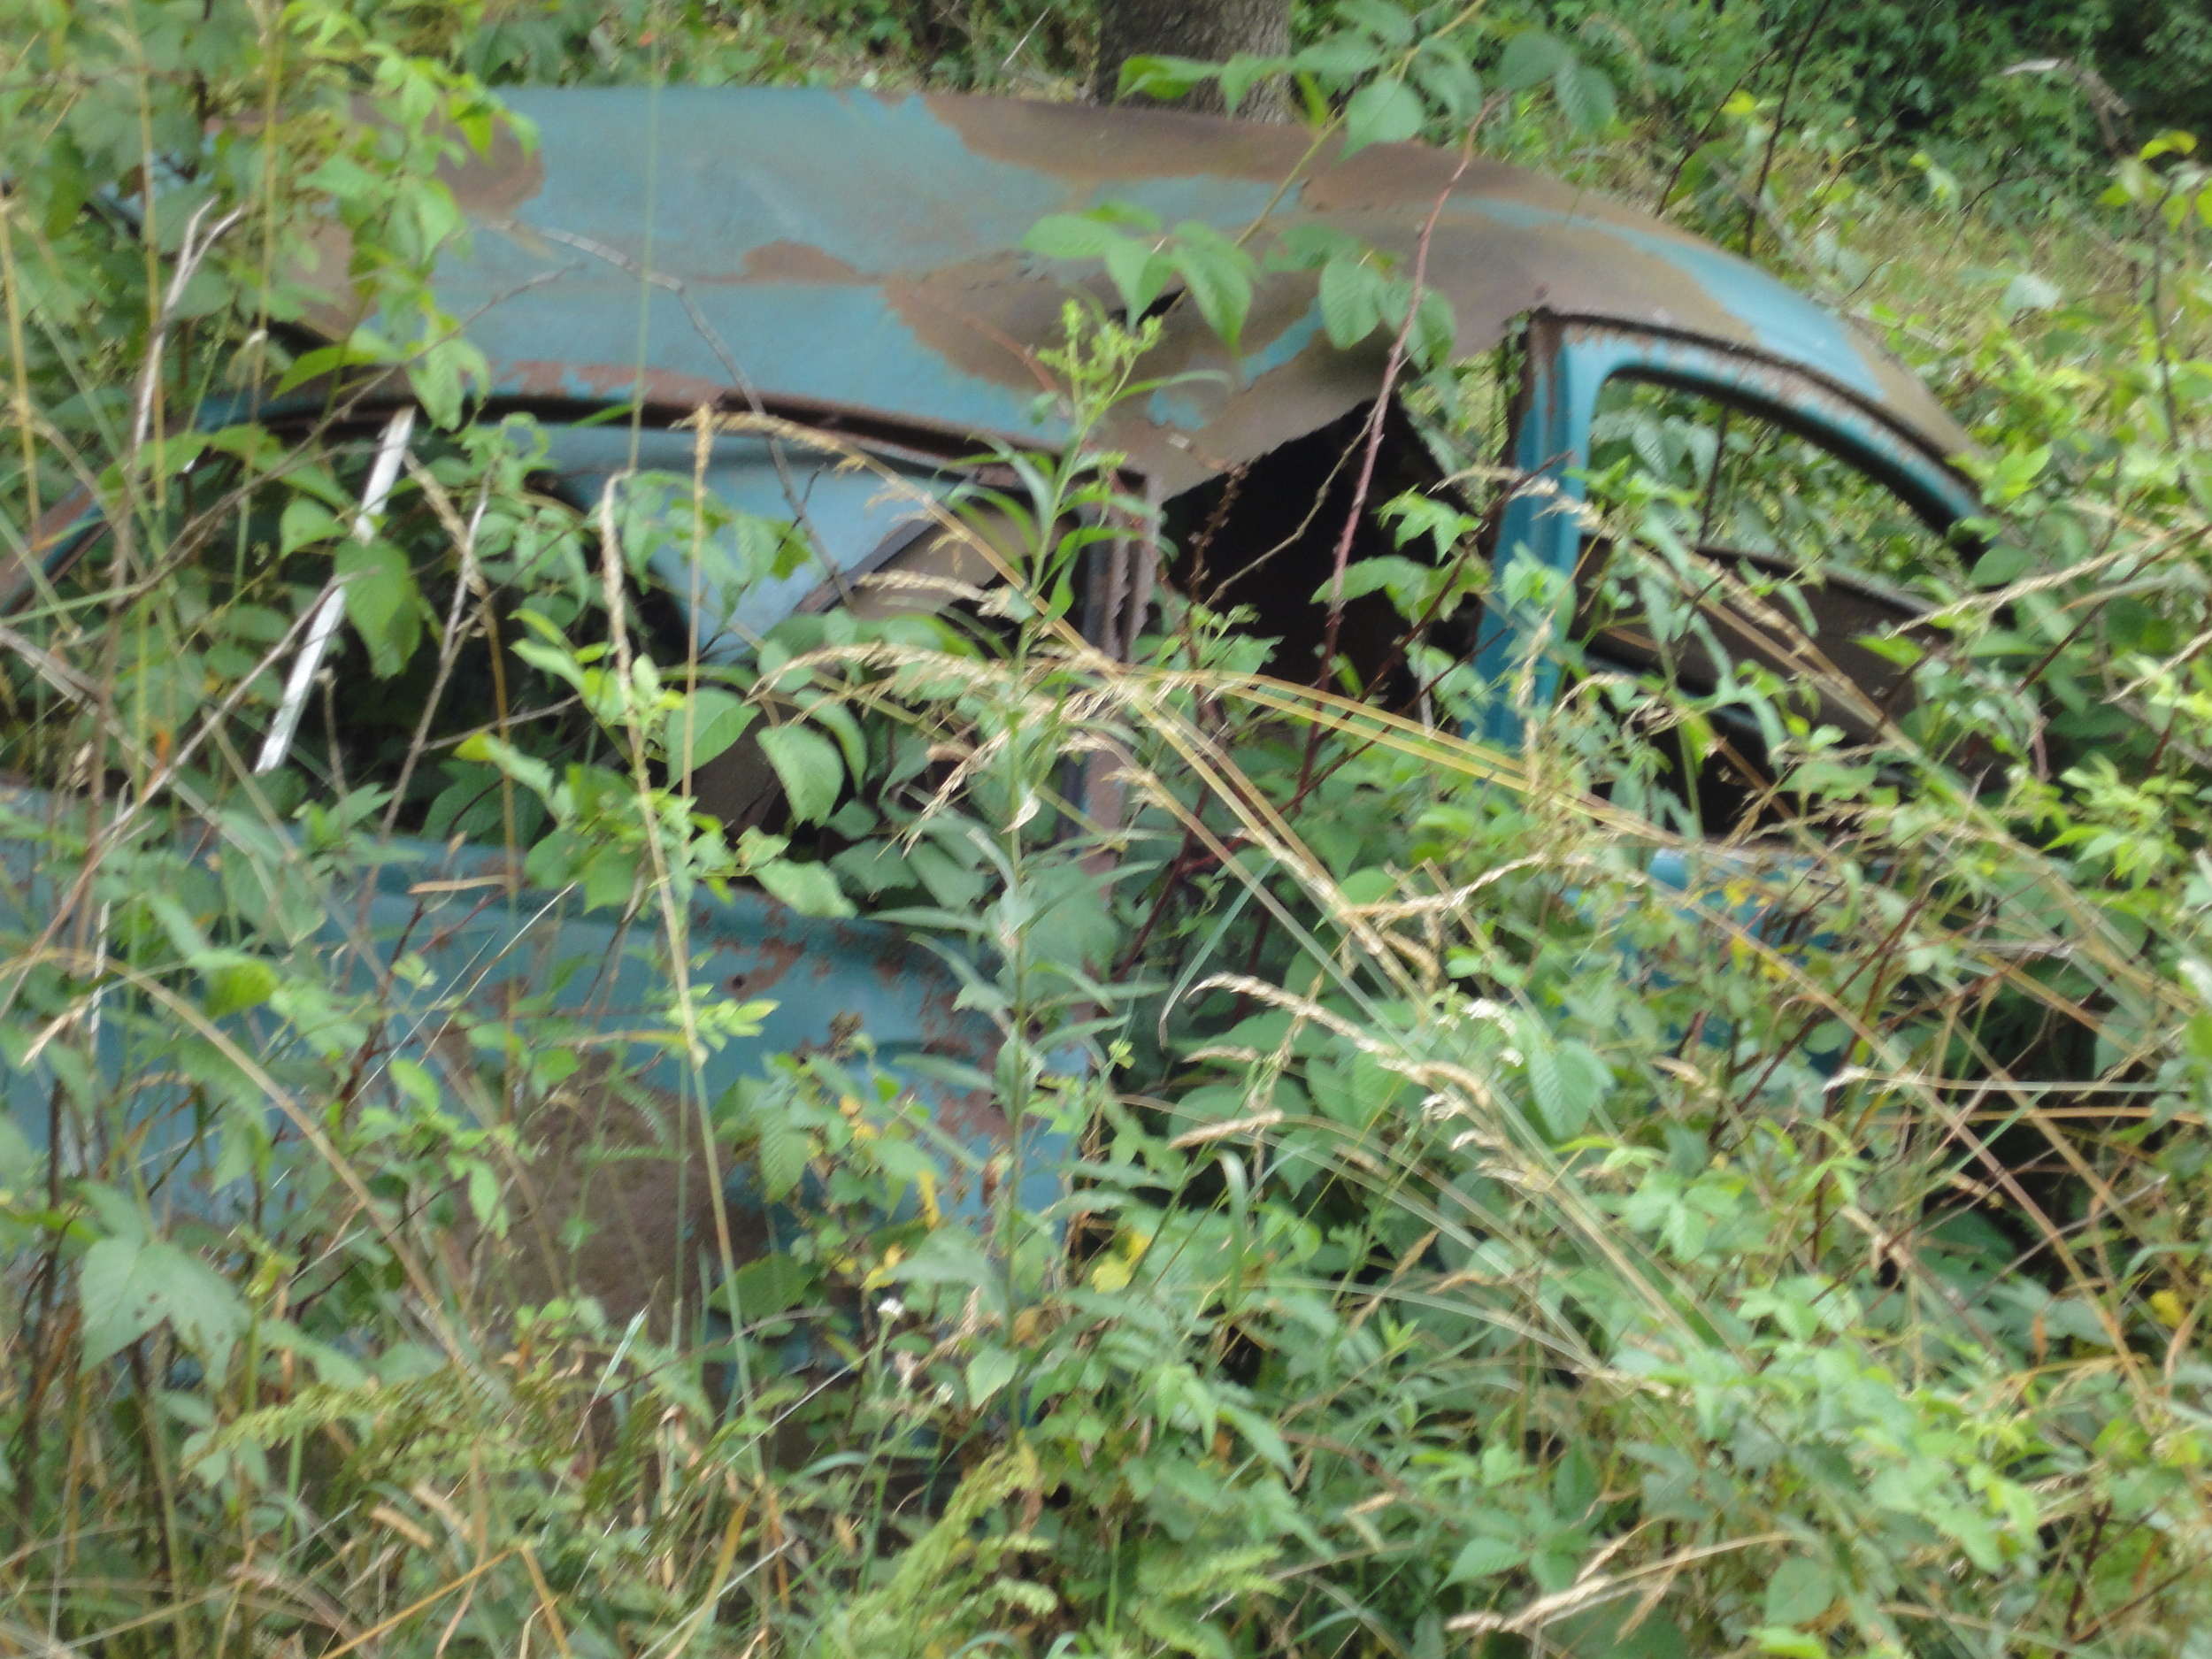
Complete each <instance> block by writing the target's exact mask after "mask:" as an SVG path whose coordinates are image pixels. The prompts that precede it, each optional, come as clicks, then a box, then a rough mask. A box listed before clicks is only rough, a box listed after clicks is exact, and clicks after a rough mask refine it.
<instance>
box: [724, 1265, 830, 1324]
mask: <svg viewBox="0 0 2212 1659" xmlns="http://www.w3.org/2000/svg"><path fill="white" fill-rule="evenodd" d="M813 1288H814V1282H813V1276H812V1275H811V1274H810V1273H809V1272H808V1271H806V1269H805V1268H803V1267H802V1266H801V1265H800V1264H799V1263H796V1262H795V1261H793V1260H792V1259H791V1258H790V1257H789V1256H784V1255H780V1254H771V1255H768V1256H762V1257H761V1258H760V1260H758V1261H757V1262H748V1263H745V1265H744V1266H742V1267H741V1268H739V1269H738V1270H737V1276H736V1285H735V1289H736V1298H735V1300H736V1302H737V1316H738V1317H740V1318H741V1319H742V1320H744V1321H745V1322H746V1323H747V1324H751V1323H752V1322H753V1321H754V1320H756V1319H766V1318H771V1317H774V1316H775V1315H777V1314H780V1313H784V1312H787V1311H788V1310H791V1309H793V1308H796V1307H798V1306H799V1305H800V1304H801V1303H803V1302H805V1301H806V1300H807V1298H808V1296H809V1295H810V1294H811V1293H812V1291H813Z"/></svg>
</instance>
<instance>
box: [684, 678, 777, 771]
mask: <svg viewBox="0 0 2212 1659" xmlns="http://www.w3.org/2000/svg"><path fill="white" fill-rule="evenodd" d="M687 701H688V703H689V705H690V706H689V707H688V708H685V709H679V710H676V712H675V713H674V714H672V715H671V716H670V717H669V726H668V730H669V736H670V737H671V739H672V744H671V748H672V749H673V748H675V747H677V746H680V744H682V742H683V741H684V735H685V733H686V732H687V731H688V732H689V733H690V737H691V753H690V756H689V757H688V758H689V762H690V764H691V765H693V766H695V767H696V766H703V765H705V764H707V762H709V761H710V760H712V759H713V758H714V757H716V756H717V755H719V754H721V753H722V752H723V751H724V750H726V749H728V748H729V746H730V745H731V744H733V743H734V742H736V741H737V740H738V739H739V738H741V737H742V736H744V735H745V728H746V727H747V726H750V725H751V724H752V723H753V717H754V716H755V715H756V714H757V713H758V712H759V710H757V708H756V707H755V706H754V705H753V704H751V703H747V702H746V701H745V700H744V699H743V698H742V697H740V696H739V695H737V694H736V693H734V692H729V691H724V690H722V689H720V688H719V687H714V686H703V687H700V688H699V689H698V690H696V691H695V692H693V693H692V694H691V695H690V697H689V699H688V700H687Z"/></svg>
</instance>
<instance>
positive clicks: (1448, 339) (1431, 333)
mask: <svg viewBox="0 0 2212 1659" xmlns="http://www.w3.org/2000/svg"><path fill="white" fill-rule="evenodd" d="M1458 337H1459V319H1458V318H1457V317H1455V316H1454V315H1453V314H1452V303H1451V301H1449V300H1448V299H1446V298H1445V297H1444V296H1443V295H1441V294H1440V293H1439V292H1437V290H1436V289H1434V288H1424V289H1423V290H1422V291H1421V303H1419V304H1418V305H1417V306H1415V307H1414V311H1413V327H1412V330H1411V332H1410V333H1409V334H1408V335H1407V337H1406V353H1407V355H1408V356H1409V357H1411V358H1412V359H1413V361H1414V363H1415V364H1416V365H1417V366H1418V367H1421V368H1424V369H1432V368H1435V367H1437V366H1438V365H1440V364H1443V363H1447V362H1448V361H1449V360H1450V359H1451V355H1452V344H1453V342H1455V340H1457V339H1458Z"/></svg>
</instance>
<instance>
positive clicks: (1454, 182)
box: [1288, 127, 1475, 811]
mask: <svg viewBox="0 0 2212 1659" xmlns="http://www.w3.org/2000/svg"><path fill="white" fill-rule="evenodd" d="M1474 158H1475V131H1474V128H1473V127H1470V128H1469V129H1468V133H1467V141H1466V142H1464V143H1463V144H1462V145H1461V146H1460V150H1459V165H1457V166H1456V167H1455V168H1453V169H1452V176H1451V178H1450V179H1449V180H1447V181H1446V183H1445V186H1444V188H1443V189H1442V190H1440V191H1439V192H1438V193H1437V197H1436V204H1435V205H1434V206H1432V208H1430V209H1429V216H1428V218H1427V219H1426V220H1425V222H1424V223H1423V224H1422V226H1421V240H1420V242H1419V243H1418V244H1417V246H1416V247H1415V249H1414V252H1413V283H1412V292H1411V294H1410V296H1409V297H1408V299H1407V301H1406V314H1405V316H1404V318H1403V319H1402V320H1401V321H1400V322H1399V324H1398V336H1397V338H1396V339H1394V340H1393V341H1392V342H1390V356H1389V357H1388V358H1387V359H1386V361H1385V362H1384V364H1383V375H1382V385H1381V386H1380V387H1379V388H1378V389H1377V391H1376V393H1375V402H1374V405H1373V407H1372V408H1371V409H1370V410H1369V411H1368V415H1367V434H1366V441H1365V445H1364V448H1363V450H1362V452H1361V455H1360V462H1359V476H1358V477H1357V478H1356V480H1354V481H1353V485H1352V502H1351V505H1350V507H1349V508H1348V510H1347V511H1346V512H1345V514H1344V528H1343V529H1342V530H1341V531H1340V532H1339V533H1338V535H1337V539H1336V556H1335V557H1334V558H1333V560H1332V561H1331V564H1330V569H1329V621H1328V626H1327V627H1326V629H1325V631H1324V632H1323V634H1322V638H1321V665H1320V668H1319V671H1318V673H1317V679H1316V680H1315V685H1316V687H1317V689H1322V690H1325V689H1326V688H1327V687H1328V684H1329V678H1330V675H1331V674H1332V673H1333V672H1334V669H1335V666H1336V646H1337V639H1338V636H1339V634H1340V631H1341V629H1342V627H1343V625H1344V572H1345V567H1346V566H1347V565H1348V564H1349V563H1350V561H1351V557H1352V543H1353V541H1354V540H1355V539H1356V538H1357V536H1358V534H1359V526H1360V524H1361V521H1362V520H1363V519H1364V518H1366V516H1367V497H1368V494H1369V492H1370V491H1371V490H1372V489H1373V488H1374V484H1375V463H1376V461H1377V460H1378V458H1379V457H1380V456H1381V454H1382V442H1383V433H1384V430H1385V428H1386V426H1387V424H1388V421H1389V417H1390V400H1391V397H1392V396H1393V395H1394V393H1395V392H1396V390H1397V387H1398V376H1399V374H1400V373H1401V372H1402V370H1403V369H1404V367H1405V361H1406V348H1407V345H1408V343H1409V342H1410V341H1411V340H1412V338H1413V326H1414V322H1415V319H1417V318H1418V317H1419V315H1420V312H1421V299H1422V296H1423V294H1424V292H1425V289H1426V287H1427V283H1428V274H1429V248H1430V245H1431V244H1432V242H1434V241H1435V238H1436V227H1437V222H1438V221H1439V220H1440V219H1442V218H1443V217H1444V204H1446V203H1447V202H1448V201H1450V200H1451V197H1452V192H1453V191H1454V190H1455V189H1456V188H1458V186H1459V181H1460V180H1461V179H1462V178H1463V177H1465V176H1466V173H1467V169H1468V167H1469V165H1471V164H1472V162H1473V161H1474ZM1321 732H1322V727H1321V726H1320V724H1319V723H1318V722H1316V723H1315V724H1314V725H1313V726H1311V727H1310V728H1309V729H1308V731H1307V733H1306V754H1305V758H1304V759H1303V760H1302V762H1300V764H1299V767H1298V787H1297V789H1296V791H1295V792H1294V795H1292V797H1291V803H1290V806H1289V808H1288V810H1291V811H1295V810H1297V808H1298V805H1299V803H1301V802H1302V801H1303V800H1304V799H1305V798H1306V791H1307V790H1308V789H1309V788H1310V787H1311V786H1312V782H1313V763H1314V757H1315V756H1316V755H1317V753H1318V752H1319V750H1320V747H1321Z"/></svg>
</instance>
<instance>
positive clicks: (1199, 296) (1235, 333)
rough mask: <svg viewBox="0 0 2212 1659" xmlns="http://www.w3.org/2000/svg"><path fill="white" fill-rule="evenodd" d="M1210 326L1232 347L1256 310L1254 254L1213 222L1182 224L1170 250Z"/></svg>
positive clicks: (1199, 310) (1192, 297)
mask: <svg viewBox="0 0 2212 1659" xmlns="http://www.w3.org/2000/svg"><path fill="white" fill-rule="evenodd" d="M1169 257H1170V258H1171V260H1172V261H1173V263H1174V265H1175V269H1176V270H1177V271H1178V272H1179V273H1181V274H1182V278H1183V281H1184V284H1185V286H1186V287H1187V288H1188V289H1189V291H1190V296H1191V299H1192V301H1193V303H1195V304H1196V305H1197V307H1198V314H1199V315H1200V316H1201V317H1203V318H1204V319H1206V326H1208V327H1209V328H1210V329H1212V330H1213V331H1214V333H1216V334H1218V335H1220V336H1221V340H1222V343H1223V344H1225V345H1226V346H1227V347H1228V348H1229V349H1230V350H1232V351H1234V350H1235V349H1237V342H1238V340H1239V338H1240V336H1241V335H1242V334H1243V333H1244V319H1246V318H1247V317H1248V316H1249V315H1250V314H1251V311H1252V275H1253V265H1252V256H1251V255H1250V254H1248V253H1247V252H1245V251H1244V250H1243V249H1241V248H1240V247H1238V246H1237V245H1236V244H1235V243H1234V242H1231V241H1230V240H1229V239H1228V238H1227V237H1226V236H1224V235H1223V234H1221V233H1220V232H1219V231H1217V230H1216V229H1214V228H1213V227H1211V226H1210V225H1200V224H1195V223H1194V224H1188V225H1182V226H1179V227H1177V229H1176V233H1175V242H1174V243H1173V245H1172V247H1171V251H1170V253H1169Z"/></svg>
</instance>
